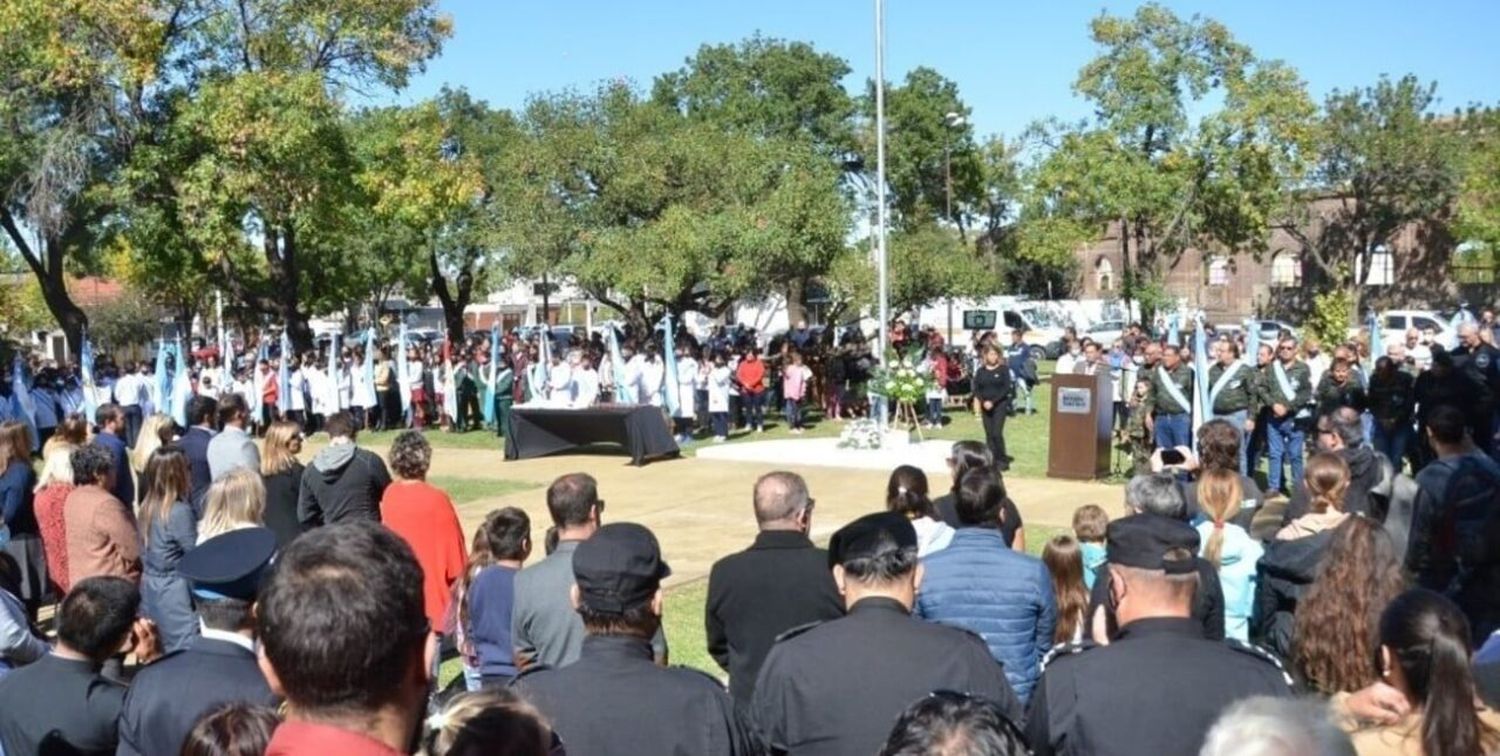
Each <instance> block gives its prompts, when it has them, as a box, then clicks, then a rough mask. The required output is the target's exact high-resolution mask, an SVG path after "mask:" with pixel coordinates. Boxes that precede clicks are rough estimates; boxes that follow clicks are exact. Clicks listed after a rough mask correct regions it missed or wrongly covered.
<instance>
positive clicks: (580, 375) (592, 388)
mask: <svg viewBox="0 0 1500 756" xmlns="http://www.w3.org/2000/svg"><path fill="white" fill-rule="evenodd" d="M598 400H599V373H598V372H597V371H595V370H594V369H593V368H591V367H584V368H580V369H578V370H574V371H573V403H572V406H573V407H575V408H578V409H582V408H585V407H592V406H594V402H596V401H598Z"/></svg>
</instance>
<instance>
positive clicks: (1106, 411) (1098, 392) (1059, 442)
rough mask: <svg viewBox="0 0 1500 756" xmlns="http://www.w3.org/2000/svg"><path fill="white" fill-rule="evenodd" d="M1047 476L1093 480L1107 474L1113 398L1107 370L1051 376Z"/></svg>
mask: <svg viewBox="0 0 1500 756" xmlns="http://www.w3.org/2000/svg"><path fill="white" fill-rule="evenodd" d="M1051 414H1052V417H1051V418H1050V421H1049V422H1050V425H1049V427H1050V428H1051V434H1050V436H1049V438H1048V441H1047V477H1049V478H1069V479H1072V480H1095V479H1098V478H1103V477H1105V476H1107V475H1109V458H1110V430H1111V428H1112V426H1113V425H1114V414H1115V407H1114V395H1113V386H1112V385H1111V384H1110V378H1109V371H1107V370H1106V371H1103V372H1100V373H1099V374H1097V375H1077V374H1063V375H1053V376H1052V412H1051Z"/></svg>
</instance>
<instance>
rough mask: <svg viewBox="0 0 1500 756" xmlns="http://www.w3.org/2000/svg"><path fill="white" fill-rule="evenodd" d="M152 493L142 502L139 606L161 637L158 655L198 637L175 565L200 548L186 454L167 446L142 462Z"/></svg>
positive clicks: (148, 491) (185, 586) (185, 588)
mask: <svg viewBox="0 0 1500 756" xmlns="http://www.w3.org/2000/svg"><path fill="white" fill-rule="evenodd" d="M146 471H147V474H148V477H149V478H150V479H151V487H150V488H149V489H146V491H145V494H144V495H143V496H142V498H141V513H140V529H141V540H142V541H143V542H145V545H146V550H145V556H144V559H143V562H144V565H143V566H144V570H143V575H142V578H141V606H142V608H143V609H144V610H145V612H146V616H147V617H150V618H151V621H153V622H155V623H156V626H157V628H158V629H159V630H160V631H161V640H162V650H163V651H168V652H171V651H176V650H178V649H181V648H184V647H185V646H187V644H188V643H189V642H190V641H192V639H193V638H194V637H195V636H197V635H198V617H197V615H196V614H194V613H193V599H192V593H191V590H190V589H189V587H188V582H187V579H186V578H184V577H183V576H182V575H179V574H178V573H177V564H178V563H179V562H181V561H182V558H183V557H184V556H186V555H187V553H188V552H189V551H192V549H193V547H194V546H195V545H197V542H198V523H197V520H196V519H195V518H194V516H193V508H192V506H191V505H190V504H188V501H187V499H188V490H189V488H190V487H191V478H192V475H191V473H190V472H189V469H188V458H187V452H186V451H184V450H183V448H182V447H181V446H178V445H176V444H168V445H166V446H162V447H159V448H158V449H157V450H156V451H154V452H152V453H151V459H150V460H148V461H147V462H146Z"/></svg>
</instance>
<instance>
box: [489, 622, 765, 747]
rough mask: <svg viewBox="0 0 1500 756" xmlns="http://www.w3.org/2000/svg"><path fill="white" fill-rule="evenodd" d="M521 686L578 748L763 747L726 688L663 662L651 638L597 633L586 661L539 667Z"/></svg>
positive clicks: (584, 654)
mask: <svg viewBox="0 0 1500 756" xmlns="http://www.w3.org/2000/svg"><path fill="white" fill-rule="evenodd" d="M514 687H515V689H516V691H517V692H519V693H520V694H521V695H522V696H523V697H524V698H525V699H526V700H528V701H530V702H531V703H532V704H534V705H535V706H536V708H537V709H538V710H539V711H541V713H542V715H543V716H545V717H546V718H547V720H548V721H549V722H551V723H552V729H553V730H554V731H555V732H556V733H557V735H558V737H560V738H562V741H563V743H564V745H565V746H566V747H567V750H568V753H571V754H581V755H582V756H588V755H589V754H608V753H620V754H626V753H629V754H636V753H639V754H655V753H662V754H667V753H684V754H686V753H691V754H702V755H703V756H730V755H731V754H736V755H737V754H748V753H755V752H756V746H757V743H756V741H755V737H754V734H753V732H752V730H751V728H750V727H749V726H748V724H747V723H746V722H745V721H744V720H743V719H741V718H740V716H739V714H738V713H736V711H735V708H734V702H733V701H731V700H730V698H729V695H728V694H727V693H725V692H724V688H723V686H721V685H719V683H718V681H717V680H714V679H713V678H712V677H709V676H708V675H706V674H704V673H702V672H698V671H696V670H691V669H686V668H683V667H672V668H670V669H663V668H661V667H659V666H657V665H656V662H655V661H653V660H652V651H651V644H650V642H648V641H646V640H643V639H638V638H630V637H626V636H602V635H590V636H589V637H587V638H585V639H584V640H583V652H582V653H581V654H580V655H579V657H578V661H576V662H573V663H572V664H569V665H568V666H566V667H563V668H561V669H544V668H543V669H538V668H535V667H533V668H532V669H530V670H527V671H526V672H525V673H523V674H522V675H521V676H520V677H518V678H516V681H515V683H514Z"/></svg>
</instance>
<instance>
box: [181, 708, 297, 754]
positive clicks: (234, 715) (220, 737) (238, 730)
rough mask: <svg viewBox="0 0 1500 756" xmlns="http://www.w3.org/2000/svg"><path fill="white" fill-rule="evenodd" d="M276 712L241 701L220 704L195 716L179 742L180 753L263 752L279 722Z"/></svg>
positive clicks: (269, 743)
mask: <svg viewBox="0 0 1500 756" xmlns="http://www.w3.org/2000/svg"><path fill="white" fill-rule="evenodd" d="M280 724H281V719H280V718H279V717H277V716H276V712H274V711H272V710H271V709H269V708H267V707H265V706H254V705H251V704H248V703H245V702H243V701H236V702H233V703H227V704H224V705H222V706H220V707H218V708H216V709H213V710H211V711H209V712H208V713H206V714H204V715H203V716H202V717H200V718H199V719H198V723H197V724H196V725H193V729H192V731H191V732H189V733H188V736H187V740H186V741H184V742H183V744H182V754H183V756H253V755H254V754H262V753H265V752H266V748H267V747H268V746H270V745H271V736H272V735H273V734H274V733H275V732H276V728H277V727H278V726H280Z"/></svg>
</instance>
